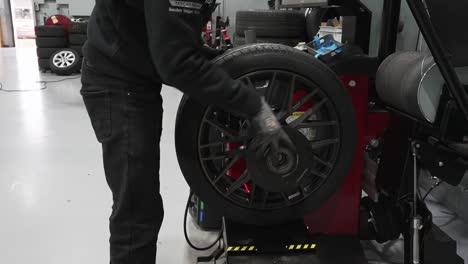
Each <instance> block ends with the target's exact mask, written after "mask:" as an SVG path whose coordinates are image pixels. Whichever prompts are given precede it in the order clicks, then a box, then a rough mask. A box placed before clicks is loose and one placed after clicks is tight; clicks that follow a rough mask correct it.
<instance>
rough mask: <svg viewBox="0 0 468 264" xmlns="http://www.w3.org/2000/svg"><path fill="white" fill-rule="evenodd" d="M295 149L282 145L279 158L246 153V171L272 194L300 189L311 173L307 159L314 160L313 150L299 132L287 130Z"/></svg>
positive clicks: (250, 152)
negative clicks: (305, 178)
mask: <svg viewBox="0 0 468 264" xmlns="http://www.w3.org/2000/svg"><path fill="white" fill-rule="evenodd" d="M284 130H285V132H286V133H287V134H288V136H289V137H290V138H291V140H292V142H293V143H294V145H295V147H296V149H295V150H293V149H288V148H286V147H284V146H280V148H279V151H278V155H276V156H273V155H267V156H266V157H265V156H264V155H262V154H260V153H255V152H252V151H247V168H248V171H249V174H250V175H251V177H252V181H253V182H254V183H255V184H257V185H258V186H260V187H262V188H263V189H265V190H266V191H269V192H291V191H294V190H297V189H298V188H299V186H300V184H301V183H302V180H303V178H304V177H305V176H306V175H307V172H308V171H309V169H308V167H307V166H308V165H310V162H309V164H307V159H310V157H312V155H313V152H312V147H311V145H310V143H309V141H308V140H307V138H306V137H305V136H304V135H303V134H302V133H301V132H299V131H297V130H295V129H293V128H289V127H285V128H284Z"/></svg>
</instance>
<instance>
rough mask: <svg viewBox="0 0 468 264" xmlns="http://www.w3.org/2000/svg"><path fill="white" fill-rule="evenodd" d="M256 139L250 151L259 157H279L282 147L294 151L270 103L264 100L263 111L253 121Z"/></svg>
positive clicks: (251, 144) (292, 144)
mask: <svg viewBox="0 0 468 264" xmlns="http://www.w3.org/2000/svg"><path fill="white" fill-rule="evenodd" d="M250 122H251V125H252V132H253V134H254V139H253V141H252V142H251V143H250V147H249V148H250V149H251V150H253V151H254V152H256V153H257V155H263V157H267V156H268V155H273V157H278V152H279V149H280V146H282V147H285V148H288V149H291V150H294V151H295V149H296V148H295V146H294V143H293V142H292V141H291V139H290V138H289V136H288V135H287V134H286V132H284V130H283V128H282V127H281V124H280V123H279V121H278V119H277V118H276V116H275V115H274V113H273V111H272V110H271V108H270V106H269V105H268V103H267V102H266V101H265V99H264V98H262V109H261V110H260V112H259V113H258V114H257V115H255V116H254V117H253V118H252V119H251V120H250Z"/></svg>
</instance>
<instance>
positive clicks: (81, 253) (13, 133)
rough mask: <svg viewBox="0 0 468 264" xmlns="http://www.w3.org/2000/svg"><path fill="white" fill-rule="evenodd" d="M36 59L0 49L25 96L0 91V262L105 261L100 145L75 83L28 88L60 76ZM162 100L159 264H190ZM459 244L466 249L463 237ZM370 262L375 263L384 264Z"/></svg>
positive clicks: (3, 70) (170, 101)
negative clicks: (40, 66) (162, 210)
mask: <svg viewBox="0 0 468 264" xmlns="http://www.w3.org/2000/svg"><path fill="white" fill-rule="evenodd" d="M36 61H37V60H36V59H35V49H0V82H1V84H2V85H3V88H2V89H4V90H17V89H21V90H34V91H27V92H12V93H7V92H2V91H0V120H1V133H0V135H1V137H0V150H1V151H0V175H1V176H0V201H2V202H1V203H0V212H2V217H0V248H1V250H0V252H1V253H0V263H13V264H30V263H35V264H63V263H67V264H83V263H87V264H98V263H100V264H102V263H109V259H108V242H107V241H108V236H109V233H108V217H109V215H110V210H111V194H110V192H109V191H108V188H107V184H106V182H105V178H104V172H103V168H102V158H101V150H100V146H99V144H98V143H97V141H96V139H95V137H94V134H93V132H92V129H91V126H90V123H89V120H88V117H87V114H86V111H85V109H84V106H83V104H82V101H81V97H80V95H79V89H80V80H79V79H78V76H72V78H73V77H75V79H70V80H65V81H62V82H58V83H49V84H48V85H47V86H48V89H46V90H40V89H41V87H43V86H44V84H41V83H38V82H37V81H39V80H60V79H62V78H61V77H57V76H54V75H51V74H40V73H39V72H38V70H37V64H36ZM39 90H40V91H39ZM163 97H164V100H165V101H164V108H165V118H164V132H163V138H162V143H161V151H162V153H163V155H161V156H162V157H161V163H162V164H163V166H162V168H161V184H162V194H163V197H164V200H165V208H166V218H165V221H164V224H163V227H162V231H161V234H160V237H159V248H158V263H180V264H192V263H194V262H195V258H196V255H195V253H194V252H193V251H191V250H189V249H188V247H187V246H186V244H185V240H184V238H183V233H182V219H183V209H184V206H185V202H186V198H187V197H186V196H187V194H188V187H187V185H186V184H185V181H184V179H183V176H182V174H181V172H180V171H179V167H178V164H177V159H176V155H175V151H174V144H173V141H174V139H173V134H174V133H173V131H174V122H175V114H176V110H177V107H178V103H179V100H180V98H181V94H180V93H179V92H178V91H176V90H175V89H170V88H167V87H166V88H165V89H164V90H163ZM462 226H466V225H463V224H462ZM459 228H461V229H463V228H462V227H459ZM192 229H193V228H192ZM464 234H466V231H465V233H464ZM206 236H208V238H212V236H209V235H206V234H199V233H197V234H195V239H194V240H195V242H199V243H200V242H201V243H203V241H204V239H205V238H207V237H206ZM462 239H466V240H467V241H468V239H467V236H466V235H465V236H463V238H462ZM466 246H467V244H466V243H465V244H464V247H466ZM369 251H372V249H369ZM394 255H396V254H394ZM465 257H468V256H467V255H466V253H465ZM372 258H374V256H372ZM379 258H380V260H378V261H379V262H374V263H386V262H383V261H382V260H381V258H382V257H381V256H380V257H379ZM384 258H385V257H384Z"/></svg>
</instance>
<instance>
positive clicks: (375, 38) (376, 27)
mask: <svg viewBox="0 0 468 264" xmlns="http://www.w3.org/2000/svg"><path fill="white" fill-rule="evenodd" d="M361 2H362V3H363V4H364V5H366V6H367V8H369V9H370V11H372V25H371V35H370V45H369V55H370V56H377V55H378V53H379V45H380V34H381V32H380V29H381V28H382V10H383V1H375V0H361Z"/></svg>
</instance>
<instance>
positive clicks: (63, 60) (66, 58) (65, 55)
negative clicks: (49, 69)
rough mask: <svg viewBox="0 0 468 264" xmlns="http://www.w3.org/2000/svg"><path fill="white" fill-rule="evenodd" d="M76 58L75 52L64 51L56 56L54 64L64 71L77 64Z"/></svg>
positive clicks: (53, 60)
mask: <svg viewBox="0 0 468 264" xmlns="http://www.w3.org/2000/svg"><path fill="white" fill-rule="evenodd" d="M75 60H76V56H75V54H74V53H73V52H71V51H68V50H64V51H60V52H58V53H57V54H55V56H54V58H53V59H52V62H53V64H54V66H55V67H57V68H60V69H63V68H68V67H70V66H71V65H73V63H75Z"/></svg>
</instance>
